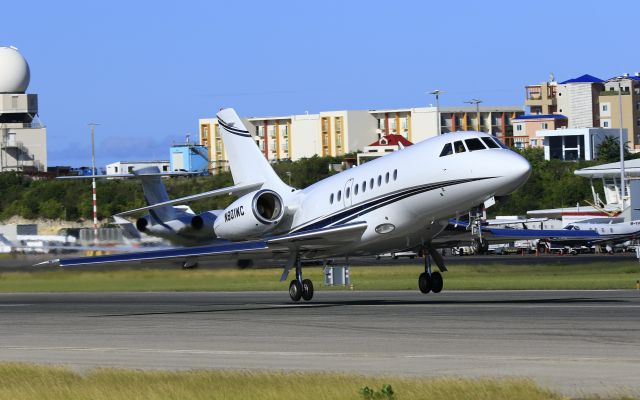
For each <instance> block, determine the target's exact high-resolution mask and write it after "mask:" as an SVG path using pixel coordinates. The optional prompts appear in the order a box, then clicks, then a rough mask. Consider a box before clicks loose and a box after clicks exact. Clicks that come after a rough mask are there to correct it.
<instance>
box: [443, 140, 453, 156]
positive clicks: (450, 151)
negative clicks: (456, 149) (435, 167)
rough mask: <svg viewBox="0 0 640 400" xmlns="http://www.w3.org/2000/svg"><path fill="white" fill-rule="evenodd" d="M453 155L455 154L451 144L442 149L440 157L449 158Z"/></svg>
mask: <svg viewBox="0 0 640 400" xmlns="http://www.w3.org/2000/svg"><path fill="white" fill-rule="evenodd" d="M451 154H453V147H451V143H447V144H445V145H444V147H443V148H442V151H441V152H440V157H444V156H448V155H451Z"/></svg>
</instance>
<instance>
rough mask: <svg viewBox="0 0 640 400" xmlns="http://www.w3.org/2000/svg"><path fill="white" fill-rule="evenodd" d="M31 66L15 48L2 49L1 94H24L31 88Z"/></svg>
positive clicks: (0, 67) (0, 64)
mask: <svg viewBox="0 0 640 400" xmlns="http://www.w3.org/2000/svg"><path fill="white" fill-rule="evenodd" d="M30 78H31V74H30V73H29V64H27V60H25V59H24V57H22V54H20V52H19V51H18V49H16V48H15V47H0V93H24V92H25V91H26V90H27V87H28V86H29V79H30Z"/></svg>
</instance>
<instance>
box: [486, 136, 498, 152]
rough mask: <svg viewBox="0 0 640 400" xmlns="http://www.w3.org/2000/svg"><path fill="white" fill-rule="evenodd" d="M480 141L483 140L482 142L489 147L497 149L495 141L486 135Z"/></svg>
mask: <svg viewBox="0 0 640 400" xmlns="http://www.w3.org/2000/svg"><path fill="white" fill-rule="evenodd" d="M482 141H483V142H484V144H486V145H487V147H489V148H490V149H499V148H500V146H498V145H497V144H496V142H494V141H493V140H491V138H488V137H486V136H484V137H482Z"/></svg>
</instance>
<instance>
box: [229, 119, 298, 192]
mask: <svg viewBox="0 0 640 400" xmlns="http://www.w3.org/2000/svg"><path fill="white" fill-rule="evenodd" d="M218 123H219V125H220V131H221V134H222V140H223V142H224V148H225V151H226V153H227V158H228V160H229V167H230V169H231V175H232V176H233V182H234V183H235V184H236V185H241V184H252V183H263V184H264V185H263V187H266V188H272V189H276V190H277V189H286V188H288V186H287V185H286V184H285V183H284V182H282V180H281V179H280V177H278V175H277V174H276V172H275V171H274V170H273V168H272V167H271V165H269V162H268V161H267V159H266V158H265V157H264V154H263V153H262V152H261V151H260V149H259V148H258V146H256V142H255V140H254V138H253V137H252V136H251V133H249V131H248V130H247V128H246V127H245V125H244V124H243V123H242V121H241V120H240V117H238V114H237V113H236V112H235V110H234V109H233V108H226V109H223V110H220V112H218Z"/></svg>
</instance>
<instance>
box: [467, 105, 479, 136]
mask: <svg viewBox="0 0 640 400" xmlns="http://www.w3.org/2000/svg"><path fill="white" fill-rule="evenodd" d="M465 103H467V104H475V105H476V119H477V124H476V125H477V129H478V132H480V103H482V100H478V99H471V100H469V101H465Z"/></svg>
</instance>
